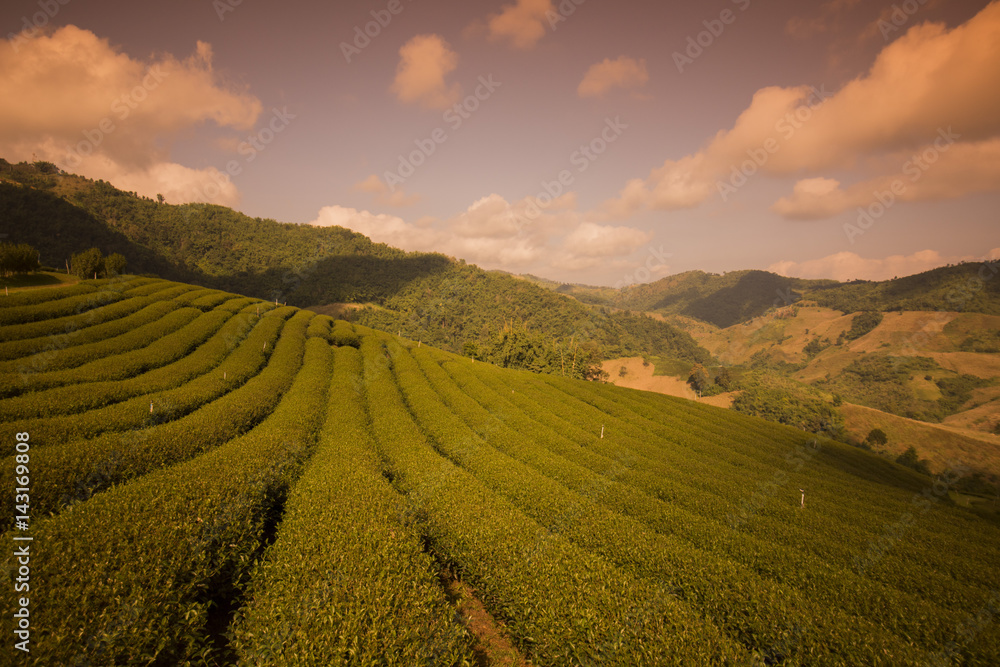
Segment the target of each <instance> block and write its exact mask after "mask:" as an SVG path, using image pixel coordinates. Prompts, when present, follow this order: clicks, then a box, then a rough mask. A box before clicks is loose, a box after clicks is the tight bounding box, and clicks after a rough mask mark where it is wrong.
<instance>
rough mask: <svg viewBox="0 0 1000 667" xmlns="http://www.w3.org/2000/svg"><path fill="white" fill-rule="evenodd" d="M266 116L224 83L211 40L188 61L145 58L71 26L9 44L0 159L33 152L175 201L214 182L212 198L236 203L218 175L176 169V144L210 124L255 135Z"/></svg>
mask: <svg viewBox="0 0 1000 667" xmlns="http://www.w3.org/2000/svg"><path fill="white" fill-rule="evenodd" d="M15 40H16V41H17V47H16V48H15V46H14V41H15ZM260 112H261V103H260V101H259V100H258V99H257V98H256V97H254V96H252V95H250V94H249V93H247V92H246V91H245V90H240V89H235V88H233V87H232V86H229V85H227V84H225V83H223V82H222V81H221V79H220V77H219V76H218V75H217V74H216V73H215V71H214V69H213V66H212V48H211V46H210V45H209V44H207V43H205V42H198V44H197V47H196V50H195V52H194V53H193V54H192V55H191V56H189V57H188V58H186V59H184V60H178V59H176V58H175V57H174V56H172V55H170V54H163V55H160V56H157V57H156V58H154V59H151V60H148V61H141V60H137V59H134V58H132V57H130V56H129V55H127V54H125V53H121V52H120V51H119V50H117V49H115V48H114V47H112V46H111V45H110V44H109V42H108V40H106V39H101V38H99V37H97V35H95V34H94V33H92V32H90V31H89V30H83V29H81V28H78V27H76V26H72V25H70V26H65V27H62V28H59V29H58V30H55V31H52V32H50V33H48V34H40V35H38V36H36V37H27V36H14V37H13V38H12V39H11V40H0V152H2V153H3V154H4V155H5V156H6V157H8V158H9V159H10V158H13V159H15V160H25V159H30V158H31V156H32V154H34V155H37V157H38V158H39V159H43V160H47V161H50V162H54V163H55V164H57V165H59V166H60V167H62V168H64V169H67V170H70V171H74V172H76V173H80V174H83V175H85V176H89V177H92V178H105V179H108V180H112V179H114V181H115V183H117V184H119V186H120V187H123V188H126V189H134V190H136V191H137V192H139V193H140V194H144V195H147V196H153V195H155V194H157V193H163V194H164V195H165V196H167V199H168V200H171V201H174V202H180V201H183V199H182V198H185V197H199V196H200V195H204V193H205V192H206V184H209V185H208V187H207V191H208V192H210V193H212V194H213V195H214V198H210V200H211V201H214V202H216V203H222V204H227V205H234V204H236V203H237V202H238V200H239V193H238V191H237V190H236V188H235V186H233V185H232V184H231V183H229V182H228V179H225V178H222V176H221V174H220V173H219V172H218V170H216V169H213V168H207V169H192V168H189V167H185V166H183V165H179V164H176V163H173V162H171V161H170V156H169V147H170V144H171V143H172V141H173V139H174V138H175V137H176V136H177V135H178V134H179V133H180V132H182V131H185V130H188V129H189V128H191V127H194V126H197V125H200V124H204V123H206V122H208V121H211V122H213V123H215V124H216V125H218V126H220V127H229V128H235V129H240V130H246V129H249V128H251V127H253V125H254V123H255V122H256V120H257V118H258V116H259V115H260ZM216 183H218V185H212V184H216ZM198 200H199V201H205V200H206V197H204V196H202V197H201V198H200V199H198Z"/></svg>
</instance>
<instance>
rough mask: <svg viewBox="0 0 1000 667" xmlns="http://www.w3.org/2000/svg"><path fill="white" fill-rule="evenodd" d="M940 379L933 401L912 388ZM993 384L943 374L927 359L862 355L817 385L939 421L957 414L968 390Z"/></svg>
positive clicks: (969, 394)
mask: <svg viewBox="0 0 1000 667" xmlns="http://www.w3.org/2000/svg"><path fill="white" fill-rule="evenodd" d="M930 373H934V374H936V375H939V376H941V377H938V379H936V380H935V382H934V384H935V385H936V386H937V388H938V390H939V391H940V397H939V398H937V399H935V400H930V399H927V398H920V397H919V396H918V395H917V394H916V392H915V391H914V389H913V381H914V380H915V379H916V378H922V377H925V376H926V377H928V378H930V377H932V376H931V375H930ZM993 384H994V381H992V380H986V379H983V378H979V377H976V376H974V375H967V374H965V375H957V374H954V373H951V372H948V371H943V369H941V367H940V366H938V364H937V363H936V362H935V361H934V360H933V359H931V358H929V357H902V356H890V355H886V354H866V355H864V356H862V357H860V358H858V359H855V360H854V361H852V362H851V363H850V364H849V365H848V366H847V367H846V368H845V369H844V370H843V371H842V372H841V373H840V374H838V375H837V376H836V377H832V378H828V379H826V380H823V381H821V382H819V383H818V385H819V387H821V388H822V389H824V390H827V391H831V392H836V393H838V394H840V395H842V396H843V397H844V398H845V399H847V400H850V401H852V402H855V403H859V404H861V405H866V406H868V407H871V408H875V409H877V410H882V411H883V412H891V413H892V414H896V415H899V416H901V417H909V418H911V419H921V420H924V421H931V422H939V421H941V420H943V419H944V418H945V417H947V416H949V415H952V414H955V413H956V412H958V411H960V410H961V409H962V407H963V406H964V405H965V403H966V402H967V401H968V400H969V399H970V398H971V397H972V391H973V390H974V389H978V388H980V387H987V386H991V385H993Z"/></svg>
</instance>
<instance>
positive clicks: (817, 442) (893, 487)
mask: <svg viewBox="0 0 1000 667" xmlns="http://www.w3.org/2000/svg"><path fill="white" fill-rule="evenodd" d="M0 433H2V437H0V448H2V456H3V457H4V461H3V474H2V477H0V499H2V503H3V508H4V511H5V513H6V516H8V517H11V518H10V520H9V521H5V527H4V544H5V549H4V556H3V558H4V568H3V571H4V573H5V581H4V584H3V585H4V587H5V591H4V594H3V595H2V596H0V604H2V607H3V610H2V613H3V619H4V621H3V622H4V624H5V625H4V628H5V631H4V634H3V636H4V637H5V639H4V642H5V644H6V645H5V646H4V647H3V650H2V651H0V664H10V665H133V664H142V665H178V664H251V665H400V666H403V665H405V666H410V665H435V666H437V665H474V664H477V660H480V659H481V656H480V651H479V649H478V648H477V642H479V641H480V640H479V638H478V637H477V636H476V634H474V633H473V632H472V631H471V630H470V628H469V626H468V624H467V623H466V621H465V619H464V618H463V616H462V615H461V614H457V613H456V608H455V606H454V600H453V599H452V597H450V596H449V595H448V594H447V593H446V591H445V587H444V585H443V582H444V581H447V580H448V579H450V578H457V579H459V580H460V581H462V582H464V583H465V584H466V585H467V586H468V587H470V588H471V590H473V591H475V595H476V597H477V598H478V599H479V600H480V601H481V602H482V604H483V605H484V607H485V609H486V610H487V612H488V613H489V614H490V615H491V616H492V617H493V618H494V619H495V620H496V621H497V622H498V623H499V624H500V626H501V627H502V628H503V632H504V633H505V634H506V636H507V638H508V639H509V641H510V642H511V643H512V644H513V646H514V647H516V649H517V650H518V651H519V652H520V653H521V654H522V655H523V656H524V657H525V659H526V660H528V661H530V664H533V665H560V666H561V665H590V664H606V665H671V664H676V665H893V666H895V665H934V666H938V665H959V664H966V665H984V666H985V665H998V664H1000V582H998V574H1000V527H998V526H997V525H996V524H995V523H992V522H990V521H988V520H986V519H983V518H981V517H979V516H978V515H976V514H973V513H971V512H970V511H968V510H964V509H962V508H959V507H957V506H955V505H954V504H953V503H952V501H951V499H950V495H949V494H950V491H951V486H952V485H953V484H954V483H955V482H956V481H957V480H958V479H960V478H961V477H962V475H963V474H964V473H965V470H964V468H963V467H962V465H961V464H960V462H955V464H954V466H953V468H952V469H951V470H949V471H948V472H946V473H944V474H942V475H941V476H939V477H937V478H930V477H923V476H921V475H919V474H917V473H915V472H914V471H912V470H909V469H906V468H903V467H901V466H898V465H895V464H892V463H889V462H887V461H885V460H883V459H880V458H877V457H875V456H872V455H870V454H869V453H867V452H864V451H862V450H859V449H855V448H852V447H849V446H846V445H843V444H840V443H837V442H834V441H833V440H829V439H826V438H819V439H816V438H813V437H811V436H810V435H809V434H806V433H804V432H801V431H797V430H795V429H791V428H786V427H782V426H777V425H774V424H771V423H767V422H764V421H762V420H758V419H755V418H749V417H744V416H741V415H738V414H736V413H734V412H730V411H726V410H721V409H716V408H712V407H709V406H704V405H700V404H696V403H693V402H688V401H685V400H682V399H675V398H671V397H667V396H662V395H655V394H647V393H642V392H637V391H632V390H626V389H620V388H616V387H614V386H611V385H605V384H599V383H589V382H582V381H577V380H570V379H563V378H559V377H556V376H544V375H536V374H531V373H528V372H523V371H510V370H503V369H499V368H496V367H494V366H491V365H489V364H485V363H481V362H473V361H472V360H471V359H468V358H463V357H458V356H455V355H453V354H450V353H446V352H442V351H439V350H436V349H433V348H430V347H428V346H426V345H422V344H420V343H419V342H417V341H410V340H406V339H402V338H399V337H396V336H391V335H388V334H385V333H381V332H377V331H374V330H370V329H366V328H364V327H360V326H356V325H350V324H348V323H346V322H342V321H334V320H332V319H330V318H329V317H326V316H322V315H316V314H314V313H312V312H309V311H304V310H298V309H296V308H291V307H283V306H278V305H276V304H274V303H266V302H261V301H258V300H256V299H250V298H246V297H240V296H237V295H233V294H228V293H225V292H220V291H216V290H207V289H200V288H196V287H193V286H189V285H183V284H179V283H173V282H168V281H163V280H157V279H151V278H137V277H125V278H120V279H114V280H96V281H84V282H81V283H79V284H77V285H73V286H68V287H58V288H52V289H41V290H32V291H25V292H19V293H13V294H11V295H10V296H7V297H0ZM25 434H26V435H25ZM25 441H27V445H25V444H24V442H25ZM18 443H22V446H20V447H19V446H18ZM15 519H17V520H19V521H21V522H22V523H20V524H18V523H15ZM27 537H30V538H31V539H30V540H26V539H23V538H27ZM16 538H22V539H16ZM24 545H28V553H29V554H30V558H25V557H24V556H21V557H20V560H19V556H17V555H15V551H16V550H17V549H21V548H23V547H24ZM18 553H21V554H23V553H24V551H21V552H18ZM26 560H27V561H28V563H27V565H25V561H26ZM19 582H20V584H26V585H27V586H28V587H27V588H16V587H17V586H19ZM15 591H19V592H15ZM22 598H26V599H27V604H26V605H25V602H24V600H23V599H22ZM24 609H27V618H28V621H25V622H22V621H21V620H19V618H17V617H16V616H15V615H20V616H21V618H23V617H24V614H25V612H24V611H23V610H24ZM25 625H27V626H28V631H27V632H26V634H24V635H21V636H20V638H19V635H18V634H17V631H18V630H19V629H23V628H24V627H25ZM22 631H23V630H22ZM25 636H27V637H28V638H29V639H28V643H27V644H24V646H25V647H26V648H30V652H24V651H22V650H17V649H15V648H14V644H15V643H16V642H18V641H20V640H21V639H23V638H24V637H25Z"/></svg>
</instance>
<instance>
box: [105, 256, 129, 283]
mask: <svg viewBox="0 0 1000 667" xmlns="http://www.w3.org/2000/svg"><path fill="white" fill-rule="evenodd" d="M127 265H128V263H127V261H126V260H125V256H124V255H122V254H121V253H118V252H113V253H111V254H110V255H108V256H107V257H106V258H105V260H104V272H105V274H107V276H108V277H109V278H112V277H114V276H120V275H121V274H123V273H125V267H126V266H127Z"/></svg>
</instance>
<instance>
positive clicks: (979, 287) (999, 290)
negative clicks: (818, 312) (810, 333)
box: [806, 260, 1000, 315]
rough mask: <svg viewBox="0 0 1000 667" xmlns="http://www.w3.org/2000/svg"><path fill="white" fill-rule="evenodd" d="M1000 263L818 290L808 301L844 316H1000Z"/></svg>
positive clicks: (970, 264) (946, 268) (966, 264)
mask: <svg viewBox="0 0 1000 667" xmlns="http://www.w3.org/2000/svg"><path fill="white" fill-rule="evenodd" d="M998 273H1000V262H997V261H996V260H994V261H983V262H964V263H961V264H956V265H954V266H943V267H941V268H937V269H931V270H930V271H926V272H924V273H920V274H917V275H913V276H907V277H905V278H893V279H892V280H886V281H883V282H871V281H864V280H858V281H854V282H851V283H846V284H843V285H837V284H834V285H832V286H829V287H818V288H814V289H812V290H810V291H809V292H808V294H807V295H806V298H808V299H810V300H813V301H815V302H816V303H818V304H819V305H821V306H826V307H828V308H833V309H835V310H839V311H841V312H844V313H856V312H860V311H882V312H885V311H902V310H929V311H936V310H941V311H949V312H951V311H959V312H967V313H986V314H988V315H1000V299H998V296H1000V280H998V279H997V274H998Z"/></svg>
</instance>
